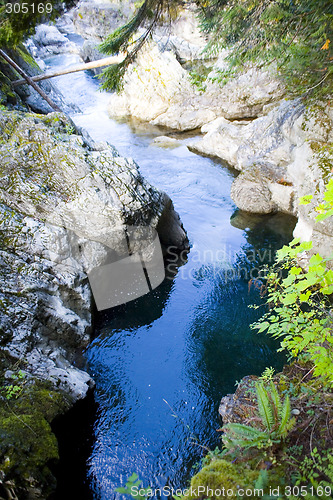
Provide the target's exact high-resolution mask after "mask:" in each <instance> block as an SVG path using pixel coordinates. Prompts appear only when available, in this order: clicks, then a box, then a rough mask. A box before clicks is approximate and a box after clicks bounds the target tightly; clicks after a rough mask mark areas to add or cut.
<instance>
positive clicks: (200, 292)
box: [46, 55, 294, 500]
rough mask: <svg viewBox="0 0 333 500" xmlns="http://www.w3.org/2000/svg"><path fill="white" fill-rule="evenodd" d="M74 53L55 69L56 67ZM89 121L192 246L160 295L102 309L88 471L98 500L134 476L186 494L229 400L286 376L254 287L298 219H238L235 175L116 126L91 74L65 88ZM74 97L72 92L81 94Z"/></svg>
mask: <svg viewBox="0 0 333 500" xmlns="http://www.w3.org/2000/svg"><path fill="white" fill-rule="evenodd" d="M75 57H76V56H73V55H67V56H64V55H62V56H57V57H54V58H52V59H50V60H48V61H46V62H47V63H48V64H50V65H52V66H53V67H56V66H62V67H63V66H64V65H66V64H71V63H73V62H74V61H75ZM56 80H57V85H58V86H59V87H60V88H61V90H62V91H63V92H64V94H66V95H70V96H72V100H73V101H74V102H75V104H77V105H78V106H79V107H80V108H81V110H82V112H81V113H76V114H73V119H74V121H75V122H76V123H77V124H78V125H80V126H82V127H84V128H85V129H87V130H88V132H89V133H90V134H91V136H92V137H93V139H95V140H107V141H109V142H110V143H111V144H113V145H114V146H115V147H116V148H117V149H118V151H119V152H120V153H121V154H122V155H124V156H129V157H133V158H134V159H135V160H136V162H137V163H138V164H139V166H140V170H141V172H142V174H143V175H144V176H145V177H146V178H147V179H148V180H149V181H150V182H151V183H152V184H153V185H155V186H156V187H158V188H160V189H162V190H164V191H166V192H167V193H168V194H169V195H170V197H171V198H172V200H173V202H174V205H175V208H176V210H177V211H178V213H179V214H180V216H181V219H182V222H183V224H184V227H185V228H186V230H187V233H188V237H189V240H190V243H191V251H190V253H189V254H188V256H187V257H185V256H183V257H184V258H183V261H184V262H183V265H182V266H181V267H179V268H178V270H177V272H176V273H174V274H173V275H172V274H170V275H169V277H168V278H167V279H166V280H165V281H164V282H163V283H162V284H161V285H160V286H159V287H158V288H157V289H156V290H154V291H153V292H151V293H149V294H148V295H145V296H144V297H141V298H139V299H137V300H135V301H133V302H130V303H128V304H124V305H122V306H119V307H117V308H114V309H110V310H108V311H104V312H102V313H100V314H99V316H98V318H97V324H96V331H95V337H94V340H93V341H92V343H91V345H90V347H89V349H88V350H87V352H86V358H87V362H88V367H89V371H90V373H91V375H92V376H93V377H94V379H95V381H96V391H95V398H96V400H97V403H98V405H99V410H98V415H97V420H96V422H95V426H94V444H93V448H92V453H91V456H90V458H89V462H88V469H89V481H90V488H91V491H92V496H93V498H94V499H95V500H111V499H113V498H114V497H115V496H117V495H116V494H115V492H114V490H115V488H117V487H118V486H120V485H124V484H125V482H126V478H127V477H128V476H130V475H131V474H132V473H133V472H136V473H137V474H138V475H139V477H140V479H142V480H143V483H144V485H145V486H147V485H148V484H149V485H152V486H153V487H156V488H158V487H160V488H162V487H163V486H166V485H167V486H169V487H173V488H185V486H186V485H187V484H188V481H189V478H190V476H191V474H193V472H194V471H195V464H197V463H198V462H199V461H200V459H201V458H202V457H203V456H204V455H205V453H207V450H208V449H214V448H215V447H216V446H217V445H218V444H219V442H220V433H219V432H217V429H219V427H220V426H221V422H220V420H219V416H218V406H219V401H220V399H221V397H222V396H224V395H225V394H227V393H230V392H233V391H234V390H235V383H236V382H237V380H240V379H241V378H242V377H243V376H245V375H249V374H260V373H262V371H263V370H264V369H265V367H266V366H273V367H275V368H276V369H279V368H280V367H281V366H282V363H283V357H282V356H281V355H277V353H276V345H275V343H274V342H273V341H272V340H271V339H269V338H267V337H265V336H264V335H258V334H256V333H254V332H253V331H252V330H251V329H250V324H251V323H252V322H253V321H255V320H256V319H257V318H258V317H259V316H260V314H262V313H263V311H264V308H263V307H262V308H260V309H259V311H258V310H254V309H251V308H249V307H248V306H249V305H250V304H253V303H258V304H260V303H261V299H260V296H259V292H258V290H257V289H256V287H255V286H251V281H250V280H251V278H252V277H255V276H256V270H257V269H259V268H261V266H262V265H263V264H264V263H270V262H272V260H273V258H274V251H275V250H276V249H277V248H279V247H280V246H281V245H282V244H284V243H286V242H287V241H289V240H290V238H291V234H292V229H293V224H294V220H293V219H291V218H289V217H286V216H282V215H279V214H275V215H272V216H253V215H252V216H251V215H248V214H244V213H241V212H240V211H238V210H237V208H236V207H235V205H234V203H233V201H232V200H231V198H230V187H231V184H232V181H233V179H234V177H235V175H236V174H235V172H234V171H232V170H231V169H229V168H228V167H227V166H226V165H224V164H222V163H221V162H218V161H214V160H213V159H210V158H205V157H201V156H198V155H195V154H194V153H191V152H190V151H189V150H188V149H187V147H186V143H187V142H188V141H189V140H193V138H192V139H190V138H189V137H187V136H184V135H181V134H178V135H177V134H172V135H173V136H174V137H177V138H178V139H180V144H179V147H177V148H174V149H162V148H159V147H156V146H154V145H152V141H153V138H154V137H156V136H158V135H164V134H165V133H166V131H165V130H164V131H163V130H161V129H158V128H156V127H155V128H154V127H150V126H147V125H143V124H139V123H119V122H116V121H114V120H111V119H110V118H109V117H108V115H107V103H108V99H109V95H108V94H106V93H101V92H99V91H98V84H97V82H96V80H95V79H94V78H93V77H92V76H91V75H89V74H86V73H76V74H72V75H67V76H66V77H61V78H57V79H56ZM73 88H75V92H73Z"/></svg>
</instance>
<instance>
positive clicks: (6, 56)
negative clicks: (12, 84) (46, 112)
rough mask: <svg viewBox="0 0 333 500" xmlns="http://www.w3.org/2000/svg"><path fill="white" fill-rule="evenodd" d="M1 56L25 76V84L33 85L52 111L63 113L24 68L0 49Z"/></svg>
mask: <svg viewBox="0 0 333 500" xmlns="http://www.w3.org/2000/svg"><path fill="white" fill-rule="evenodd" d="M0 56H1V57H2V58H3V59H4V60H5V61H7V62H8V64H10V65H11V66H12V68H14V69H15V71H17V73H18V74H19V75H21V76H23V78H24V80H23V82H24V83H28V84H29V85H31V87H32V88H34V89H35V90H36V92H38V94H39V95H40V96H41V97H42V98H43V99H44V100H45V101H46V102H47V103H48V104H49V105H50V106H51V108H52V109H54V111H61V109H60V108H59V106H57V105H56V104H55V103H54V102H53V101H52V100H51V99H50V98H49V96H48V95H46V94H45V92H44V91H43V90H42V89H41V88H40V87H38V85H37V84H36V83H35V82H34V81H33V79H32V78H31V77H30V76H29V75H27V74H26V73H25V72H24V71H23V69H22V68H20V66H19V65H18V64H16V62H15V61H13V59H11V58H10V57H9V56H8V55H7V54H6V53H5V52H4V51H3V50H1V49H0Z"/></svg>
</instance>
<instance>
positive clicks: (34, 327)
mask: <svg viewBox="0 0 333 500" xmlns="http://www.w3.org/2000/svg"><path fill="white" fill-rule="evenodd" d="M0 129H1V131H2V134H1V139H2V141H1V144H0V178H1V181H0V185H1V188H0V202H1V203H2V205H1V207H0V208H1V214H2V216H1V220H2V227H1V229H2V231H1V235H0V237H1V240H2V241H1V252H0V258H1V269H2V270H1V274H0V282H1V287H0V289H1V290H2V292H1V293H2V296H1V302H0V304H2V305H1V307H0V318H1V329H2V332H4V335H5V336H6V338H7V341H6V342H5V348H6V349H7V350H8V352H9V353H10V354H11V355H12V356H14V357H16V358H21V359H22V358H24V359H25V361H26V363H27V369H28V370H29V371H31V373H32V374H34V375H36V376H38V377H41V378H45V379H47V380H50V381H52V382H53V383H54V385H55V386H57V387H60V388H62V389H64V390H66V392H67V393H70V394H71V395H72V396H73V398H74V399H75V398H76V399H77V398H80V397H82V396H83V395H84V394H85V393H86V391H87V389H88V387H89V386H90V385H91V383H92V381H91V380H90V377H89V376H88V375H87V374H86V373H85V372H83V371H81V370H79V369H78V368H77V367H76V366H74V364H73V363H74V362H75V361H77V357H78V353H80V351H81V350H82V349H83V348H84V347H85V346H87V344H88V342H89V334H90V331H91V310H92V297H91V292H90V288H89V284H88V279H87V273H88V272H89V271H90V270H91V269H92V268H94V267H96V266H98V265H100V264H101V263H103V262H105V261H106V260H107V258H108V255H109V254H110V255H111V254H114V253H115V252H117V251H119V248H120V247H121V245H123V238H119V234H120V233H121V230H122V228H123V227H124V226H125V225H150V226H151V227H153V228H156V230H157V231H158V233H159V235H160V239H161V242H162V243H163V244H164V245H166V246H167V245H175V246H176V247H177V248H179V249H183V248H187V247H188V241H187V237H186V234H185V231H184V229H183V227H182V225H181V222H180V220H179V216H178V214H176V212H175V211H174V209H173V205H172V202H171V200H170V198H169V197H168V196H167V195H166V194H165V193H162V192H159V191H157V190H156V189H154V188H153V187H152V186H151V185H150V184H148V183H147V182H146V181H145V180H144V179H143V178H142V177H141V175H140V173H139V170H138V167H137V165H136V164H135V162H134V161H133V160H128V159H126V158H122V157H120V156H119V154H118V153H117V152H116V150H115V149H114V148H113V147H112V146H110V145H108V144H106V143H102V144H99V145H98V144H94V143H93V141H91V140H90V141H88V142H89V145H88V143H87V141H86V139H84V138H83V137H82V136H81V135H80V133H79V132H78V131H77V130H75V128H74V126H73V123H72V122H71V121H70V120H69V119H68V118H67V117H66V116H65V115H63V114H61V113H51V114H49V115H46V116H42V115H35V114H33V113H19V112H10V111H3V110H1V112H0ZM75 132H76V133H75ZM115 229H118V230H119V231H118V232H117V231H115Z"/></svg>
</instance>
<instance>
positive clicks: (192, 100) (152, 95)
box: [109, 42, 283, 131]
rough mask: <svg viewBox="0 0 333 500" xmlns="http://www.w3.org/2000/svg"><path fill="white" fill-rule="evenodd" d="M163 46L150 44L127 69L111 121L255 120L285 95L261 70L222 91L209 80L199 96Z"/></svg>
mask: <svg viewBox="0 0 333 500" xmlns="http://www.w3.org/2000/svg"><path fill="white" fill-rule="evenodd" d="M170 43H171V42H170ZM159 47H160V45H159V46H156V45H155V44H153V43H151V44H149V45H147V46H146V47H145V48H144V49H143V50H142V51H141V53H140V54H139V56H138V58H137V59H136V61H135V62H134V63H133V64H131V65H130V66H129V68H128V70H127V71H126V74H125V78H124V86H123V89H122V91H121V92H120V93H119V94H113V95H112V96H111V99H110V106H109V112H110V115H111V116H112V117H116V118H124V117H130V116H131V117H135V118H138V119H140V120H142V121H147V122H150V123H152V124H153V125H161V126H165V127H169V128H173V129H176V130H183V131H185V130H193V129H196V128H198V127H202V126H203V125H204V124H206V123H208V122H211V121H213V120H214V119H216V118H218V117H221V116H222V117H225V118H228V119H244V118H246V119H248V118H255V117H257V116H258V115H260V114H261V113H262V111H263V107H264V106H265V105H266V104H268V103H270V102H272V101H274V100H277V99H278V98H279V97H281V95H282V94H283V88H282V85H281V83H280V82H279V81H278V80H277V79H275V78H273V76H272V73H271V72H269V71H258V70H257V69H249V70H248V71H247V72H246V73H245V74H244V75H241V76H239V77H238V78H236V79H233V80H231V81H229V82H228V83H227V84H226V85H225V86H223V87H221V86H220V85H219V84H218V83H214V82H212V81H209V82H208V83H207V88H206V91H205V92H201V91H199V90H198V89H197V88H196V87H195V86H194V85H192V84H191V81H190V76H189V73H188V72H187V71H186V70H185V69H184V68H183V67H182V66H181V64H179V62H178V61H177V57H176V55H174V53H172V52H171V51H168V50H164V51H163V52H162V50H161V48H159ZM166 48H167V47H166ZM221 64H222V63H221V60H219V61H218V62H217V63H216V65H215V67H214V68H213V70H212V73H213V74H214V72H216V71H217V69H218V67H220V66H221Z"/></svg>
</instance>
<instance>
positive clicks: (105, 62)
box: [12, 54, 125, 87]
mask: <svg viewBox="0 0 333 500" xmlns="http://www.w3.org/2000/svg"><path fill="white" fill-rule="evenodd" d="M124 59H125V55H124V54H121V55H118V56H111V57H106V58H105V59H98V61H91V62H89V63H84V64H78V65H77V66H72V67H69V68H66V69H63V70H60V71H56V72H54V73H49V74H46V75H37V76H33V77H32V78H31V80H33V81H34V82H40V81H42V80H48V79H49V78H54V77H55V76H61V75H68V74H69V73H76V72H77V71H84V70H86V69H94V68H101V67H102V66H109V65H110V64H119V63H121V62H123V60H124ZM24 83H26V81H25V80H16V81H15V82H12V85H13V86H14V87H16V86H18V85H23V84H24Z"/></svg>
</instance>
